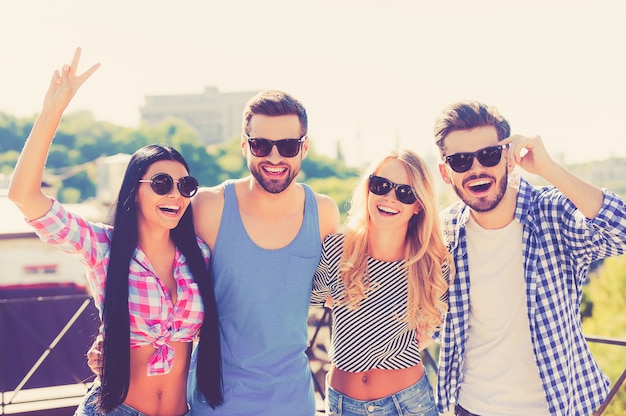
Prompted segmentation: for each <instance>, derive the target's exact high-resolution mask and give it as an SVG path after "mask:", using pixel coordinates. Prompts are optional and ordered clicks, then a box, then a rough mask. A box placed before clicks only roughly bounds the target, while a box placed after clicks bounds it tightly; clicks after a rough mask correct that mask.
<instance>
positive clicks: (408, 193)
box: [369, 175, 417, 205]
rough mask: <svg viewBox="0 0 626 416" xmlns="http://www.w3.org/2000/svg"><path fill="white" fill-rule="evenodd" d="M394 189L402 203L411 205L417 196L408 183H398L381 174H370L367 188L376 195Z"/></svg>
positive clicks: (384, 193)
mask: <svg viewBox="0 0 626 416" xmlns="http://www.w3.org/2000/svg"><path fill="white" fill-rule="evenodd" d="M394 188H395V190H396V198H397V199H398V201H400V202H402V203H403V204H407V205H411V204H412V203H414V202H415V201H417V198H416V197H415V194H414V193H413V189H411V186H410V185H398V184H397V183H393V182H391V181H390V180H389V179H387V178H383V177H382V176H376V175H370V181H369V189H370V192H371V193H373V194H376V195H387V194H388V193H389V191H391V190H392V189H394Z"/></svg>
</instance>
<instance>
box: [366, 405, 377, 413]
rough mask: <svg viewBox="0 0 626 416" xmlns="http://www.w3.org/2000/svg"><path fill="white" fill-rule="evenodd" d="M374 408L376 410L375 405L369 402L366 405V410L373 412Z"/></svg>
mask: <svg viewBox="0 0 626 416" xmlns="http://www.w3.org/2000/svg"><path fill="white" fill-rule="evenodd" d="M374 410H376V407H375V406H373V405H371V404H370V405H369V406H367V411H368V412H373V411H374Z"/></svg>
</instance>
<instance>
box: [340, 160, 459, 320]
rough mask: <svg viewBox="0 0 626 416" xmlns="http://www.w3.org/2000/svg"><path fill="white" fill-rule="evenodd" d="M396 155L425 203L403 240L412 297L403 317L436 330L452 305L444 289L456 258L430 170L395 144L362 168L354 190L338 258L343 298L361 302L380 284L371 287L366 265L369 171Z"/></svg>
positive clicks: (353, 303) (352, 305)
mask: <svg viewBox="0 0 626 416" xmlns="http://www.w3.org/2000/svg"><path fill="white" fill-rule="evenodd" d="M393 159H395V160H397V161H399V162H401V163H402V165H403V166H404V168H405V169H406V172H407V173H408V175H409V180H410V183H409V185H411V187H412V189H413V192H414V193H415V196H416V197H417V201H418V203H419V204H420V206H421V207H422V209H421V210H420V212H419V213H417V214H415V215H413V217H412V218H411V219H410V221H409V226H408V229H407V234H406V240H405V244H406V248H405V259H406V268H407V278H408V298H407V309H406V317H404V319H406V320H407V321H408V323H409V325H410V327H411V328H413V329H417V330H418V331H424V330H425V331H428V332H432V331H434V330H435V329H437V328H439V327H440V325H441V323H442V320H443V315H444V314H445V313H446V312H447V310H448V305H447V301H446V300H447V293H446V292H447V290H448V281H447V280H450V279H451V270H450V267H451V264H452V261H451V256H450V254H449V253H448V250H447V249H446V246H445V244H444V242H443V238H442V235H441V230H440V227H439V215H438V211H437V208H436V206H435V193H434V190H433V181H432V175H431V173H430V171H429V169H428V167H427V165H426V163H425V162H424V160H423V159H422V158H421V157H419V156H418V155H417V154H416V153H415V152H413V151H410V150H406V149H400V150H393V151H391V152H389V153H388V154H387V155H385V156H383V157H382V158H381V159H380V160H378V161H375V162H373V163H372V164H371V165H370V166H369V167H368V168H367V169H366V170H365V172H363V174H362V176H361V179H360V181H359V183H358V184H357V186H356V188H355V190H354V192H353V194H352V198H351V199H350V209H349V210H348V213H347V219H346V226H345V230H344V235H345V237H344V250H343V254H342V257H341V261H340V263H339V273H340V275H341V279H342V281H343V285H344V288H345V292H344V294H345V297H344V299H342V300H340V301H341V302H344V303H346V304H347V305H348V307H350V308H358V307H359V303H360V301H361V300H362V299H364V298H366V297H367V293H368V291H371V290H375V289H376V288H375V287H370V282H369V276H368V270H367V259H368V250H367V249H368V247H367V236H368V230H369V213H368V209H367V200H368V195H369V188H368V182H369V176H370V175H372V174H375V173H376V172H377V171H378V169H380V168H381V167H382V166H383V165H384V164H385V163H387V162H388V161H389V160H393ZM444 272H445V274H446V275H447V276H444ZM446 278H447V279H446ZM444 295H446V296H444Z"/></svg>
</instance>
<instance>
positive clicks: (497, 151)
mask: <svg viewBox="0 0 626 416" xmlns="http://www.w3.org/2000/svg"><path fill="white" fill-rule="evenodd" d="M507 147H509V145H508V144H503V145H500V146H489V147H485V148H483V149H480V150H477V151H475V152H464V153H455V154H453V155H450V156H446V157H445V161H446V162H447V163H448V165H450V167H451V168H452V170H453V171H455V172H458V173H463V172H467V171H468V170H470V169H471V168H472V165H473V164H474V157H475V158H476V159H478V161H479V162H480V164H481V165H483V166H484V167H486V168H491V167H493V166H495V165H497V164H498V163H500V159H501V158H502V149H506V148H507Z"/></svg>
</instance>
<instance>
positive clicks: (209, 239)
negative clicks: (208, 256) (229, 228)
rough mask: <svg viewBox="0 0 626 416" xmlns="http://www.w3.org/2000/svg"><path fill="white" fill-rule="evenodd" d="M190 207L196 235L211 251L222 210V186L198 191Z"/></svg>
mask: <svg viewBox="0 0 626 416" xmlns="http://www.w3.org/2000/svg"><path fill="white" fill-rule="evenodd" d="M191 206H192V207H193V222H194V225H195V228H196V234H197V235H198V236H199V237H200V238H201V239H202V240H204V241H205V242H206V243H207V244H208V245H209V247H210V248H211V250H213V246H214V245H215V240H216V238H217V232H218V231H219V227H220V222H221V219H222V211H223V210H224V185H223V184H220V185H217V186H212V187H202V188H200V189H198V193H197V194H196V195H195V196H194V197H193V199H192V200H191Z"/></svg>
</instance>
